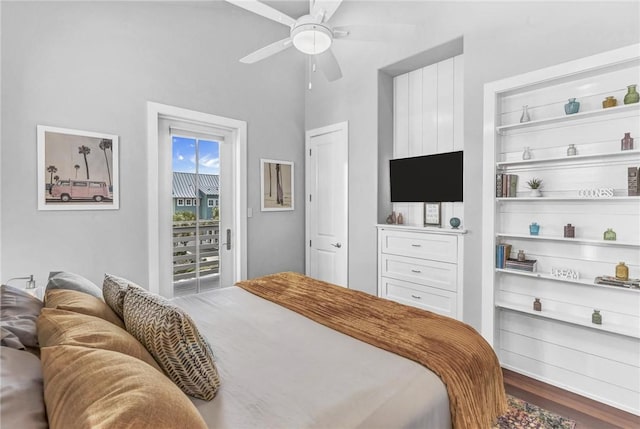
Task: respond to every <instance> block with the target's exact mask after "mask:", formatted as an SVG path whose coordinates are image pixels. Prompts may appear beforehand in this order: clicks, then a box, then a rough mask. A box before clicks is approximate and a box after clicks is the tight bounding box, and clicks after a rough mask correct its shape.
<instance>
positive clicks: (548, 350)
mask: <svg viewBox="0 0 640 429" xmlns="http://www.w3.org/2000/svg"><path fill="white" fill-rule="evenodd" d="M500 338H501V344H500V345H501V349H502V350H507V351H511V352H514V353H522V354H524V355H525V356H527V357H528V358H530V359H535V360H539V361H544V362H545V363H546V364H548V365H553V366H556V367H559V368H564V369H566V370H572V371H576V372H578V373H580V374H582V375H584V376H586V377H590V378H592V379H595V380H598V381H601V382H605V383H609V384H611V385H614V386H616V387H620V388H623V389H627V390H629V391H631V392H639V391H640V368H638V366H635V365H628V364H625V363H621V362H617V361H614V360H612V359H604V358H602V357H600V356H597V355H592V354H589V353H585V352H583V351H580V350H575V349H572V348H569V347H565V346H564V345H563V344H562V343H560V344H556V343H549V342H546V341H542V340H539V339H533V338H531V337H529V336H526V335H520V334H516V333H513V332H509V331H502V333H501V335H500ZM523 351H526V353H523ZM576 362H581V363H582V365H580V366H577V365H576V364H575V363H576Z"/></svg>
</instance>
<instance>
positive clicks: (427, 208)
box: [424, 203, 440, 226]
mask: <svg viewBox="0 0 640 429" xmlns="http://www.w3.org/2000/svg"><path fill="white" fill-rule="evenodd" d="M424 225H425V226H440V203H424Z"/></svg>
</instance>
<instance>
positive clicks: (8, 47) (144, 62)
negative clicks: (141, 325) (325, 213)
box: [0, 2, 305, 285]
mask: <svg viewBox="0 0 640 429" xmlns="http://www.w3.org/2000/svg"><path fill="white" fill-rule="evenodd" d="M1 24H2V26H1V31H2V33H1V36H2V70H1V73H2V98H1V101H2V105H3V106H5V108H4V109H3V111H2V125H3V126H2V134H1V136H2V147H1V152H2V157H1V159H2V164H1V167H2V171H1V179H2V180H1V183H2V185H1V189H0V192H1V196H2V216H1V219H2V224H1V227H0V235H1V243H0V247H1V249H2V252H1V255H2V259H1V261H0V262H1V266H2V279H1V280H6V279H7V278H9V277H13V276H18V275H25V274H30V273H33V274H35V275H36V280H37V281H38V283H39V284H40V285H44V283H45V281H46V276H47V274H48V272H49V271H50V270H69V271H74V272H77V273H79V274H82V275H85V276H87V277H88V278H90V279H91V280H93V281H95V282H101V280H102V276H103V274H104V272H105V271H109V272H113V273H114V274H120V275H122V276H124V277H127V278H130V279H132V280H134V281H137V282H140V283H141V284H145V283H146V282H147V276H148V273H147V264H148V258H149V256H148V252H147V247H146V245H147V236H146V235H147V232H146V231H147V227H146V222H147V191H146V186H147V179H146V177H147V172H146V102H147V101H155V102H159V103H163V104H169V105H175V106H178V107H183V108H188V109H191V110H196V111H201V112H205V113H211V114H215V115H220V116H225V117H229V118H234V119H240V120H244V121H247V123H248V165H247V169H248V176H249V177H248V206H249V207H252V208H253V217H252V218H251V219H249V220H248V238H249V243H250V245H249V249H248V272H249V276H257V275H261V274H266V273H270V272H275V271H281V270H294V271H300V272H304V247H303V243H304V210H303V209H301V208H298V209H296V210H295V211H293V212H283V213H266V212H265V213H262V212H260V209H259V208H260V205H259V201H260V200H259V193H260V182H259V171H260V170H259V169H260V166H259V160H260V158H273V159H284V160H290V161H293V162H295V163H296V166H300V167H302V166H303V161H304V157H303V152H304V123H303V121H304V116H303V115H304V114H303V111H304V88H305V79H304V64H305V62H304V60H303V57H302V54H299V53H297V52H295V51H294V50H290V51H288V52H285V53H281V54H279V55H278V56H276V57H273V58H271V59H269V60H266V61H263V62H261V63H258V64H255V65H246V64H240V63H239V62H238V59H239V58H240V57H242V56H244V55H246V54H248V53H249V52H252V51H253V50H255V49H258V48H260V47H262V46H263V45H264V44H265V41H269V40H278V39H279V38H282V37H284V36H286V34H287V31H288V30H287V28H286V27H284V26H282V25H278V24H276V23H274V22H271V21H269V20H266V19H264V18H261V17H258V16H256V15H254V14H251V13H249V12H246V11H244V10H241V9H239V8H237V7H234V6H232V5H230V4H228V3H225V2H195V3H180V4H175V3H167V2H131V3H129V2H2V21H1ZM240 29H245V30H246V31H244V32H241V31H240ZM6 106H10V108H6ZM38 124H42V125H52V126H59V127H65V128H73V129H80V130H91V131H99V132H105V133H113V134H117V135H119V136H120V187H121V194H120V207H121V208H120V210H117V211H85V212H72V211H48V212H39V211H37V209H36V207H37V204H36V189H37V188H36V125H38ZM303 177H304V168H296V178H295V180H296V181H297V182H298V183H299V184H302V183H303ZM296 194H297V195H296V198H298V201H302V199H303V195H304V186H302V185H301V186H296ZM273 249H278V252H277V257H275V256H274V252H273Z"/></svg>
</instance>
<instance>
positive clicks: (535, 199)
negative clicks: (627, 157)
mask: <svg viewBox="0 0 640 429" xmlns="http://www.w3.org/2000/svg"><path fill="white" fill-rule="evenodd" d="M496 201H618V202H620V201H640V196H636V197H607V198H596V197H594V198H585V197H496Z"/></svg>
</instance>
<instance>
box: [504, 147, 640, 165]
mask: <svg viewBox="0 0 640 429" xmlns="http://www.w3.org/2000/svg"><path fill="white" fill-rule="evenodd" d="M638 156H640V150H637V149H634V150H624V151H622V150H621V151H618V152H609V153H593V154H588V155H575V156H563V157H556V158H540V159H525V160H514V161H499V162H496V166H497V167H498V168H509V167H522V166H529V165H532V166H534V165H536V164H567V165H568V164H578V163H580V162H581V161H590V160H597V161H600V160H612V159H615V158H622V159H624V158H635V157H638Z"/></svg>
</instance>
